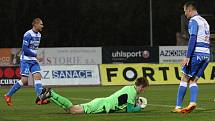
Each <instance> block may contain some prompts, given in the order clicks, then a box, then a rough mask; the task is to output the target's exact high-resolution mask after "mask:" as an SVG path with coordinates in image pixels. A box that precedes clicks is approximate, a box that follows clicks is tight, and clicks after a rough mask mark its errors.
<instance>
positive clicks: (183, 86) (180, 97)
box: [172, 67, 189, 113]
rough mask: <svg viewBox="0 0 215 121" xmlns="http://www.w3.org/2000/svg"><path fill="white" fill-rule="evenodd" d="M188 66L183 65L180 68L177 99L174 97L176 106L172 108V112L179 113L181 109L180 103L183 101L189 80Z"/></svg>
mask: <svg viewBox="0 0 215 121" xmlns="http://www.w3.org/2000/svg"><path fill="white" fill-rule="evenodd" d="M188 69H189V68H188V67H183V68H182V72H183V74H182V77H181V82H180V84H179V87H178V93H177V99H176V107H175V109H173V110H172V112H173V113H180V112H181V109H182V103H183V99H184V96H185V94H186V91H187V82H188V80H189V76H188V73H189V70H188Z"/></svg>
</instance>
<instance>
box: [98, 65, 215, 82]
mask: <svg viewBox="0 0 215 121" xmlns="http://www.w3.org/2000/svg"><path fill="white" fill-rule="evenodd" d="M100 74H101V84H102V85H130V84H134V81H135V80H136V79H137V78H138V77H142V76H145V77H147V79H148V80H149V83H150V84H178V83H179V82H180V78H181V66H180V65H179V64H102V65H100ZM214 82H215V63H209V65H208V67H207V68H206V70H205V72H204V74H203V76H202V77H201V78H199V80H198V83H214Z"/></svg>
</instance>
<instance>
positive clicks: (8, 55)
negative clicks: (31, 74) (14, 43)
mask: <svg viewBox="0 0 215 121" xmlns="http://www.w3.org/2000/svg"><path fill="white" fill-rule="evenodd" d="M20 55H21V49H20V48H0V66H17V65H19V62H20Z"/></svg>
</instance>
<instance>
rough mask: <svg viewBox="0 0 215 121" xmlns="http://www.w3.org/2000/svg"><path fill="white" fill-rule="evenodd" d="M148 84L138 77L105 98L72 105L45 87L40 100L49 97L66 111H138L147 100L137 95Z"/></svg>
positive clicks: (74, 112)
mask: <svg viewBox="0 0 215 121" xmlns="http://www.w3.org/2000/svg"><path fill="white" fill-rule="evenodd" d="M148 86H149V83H148V80H147V79H146V78H144V77H141V78H138V79H137V80H136V82H135V85H132V86H125V87H123V88H122V89H120V90H118V91H117V92H115V93H114V94H112V95H110V96H109V97H105V98H95V99H94V100H92V101H90V102H88V103H85V104H79V105H73V104H72V102H71V101H70V100H68V99H67V98H65V97H63V96H61V95H59V94H57V93H56V92H55V91H53V90H51V89H50V88H45V89H44V90H43V92H42V93H41V95H40V98H41V99H42V100H46V99H50V100H51V101H53V102H54V103H55V104H56V105H58V106H60V107H61V108H63V109H64V110H65V111H66V112H68V113H72V114H77V113H86V114H92V113H110V112H114V111H119V110H122V109H126V112H140V111H141V109H142V108H144V107H145V106H146V104H147V100H146V99H145V98H143V97H138V94H140V93H143V92H144V91H145V89H146V88H147V87H148Z"/></svg>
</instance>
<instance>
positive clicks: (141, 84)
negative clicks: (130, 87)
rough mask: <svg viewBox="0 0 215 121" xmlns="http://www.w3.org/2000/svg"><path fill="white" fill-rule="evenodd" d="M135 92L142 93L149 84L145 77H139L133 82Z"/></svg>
mask: <svg viewBox="0 0 215 121" xmlns="http://www.w3.org/2000/svg"><path fill="white" fill-rule="evenodd" d="M135 86H136V90H137V93H142V92H144V91H145V89H146V88H147V87H148V86H149V82H148V80H147V78H146V77H139V78H137V80H136V82H135Z"/></svg>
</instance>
